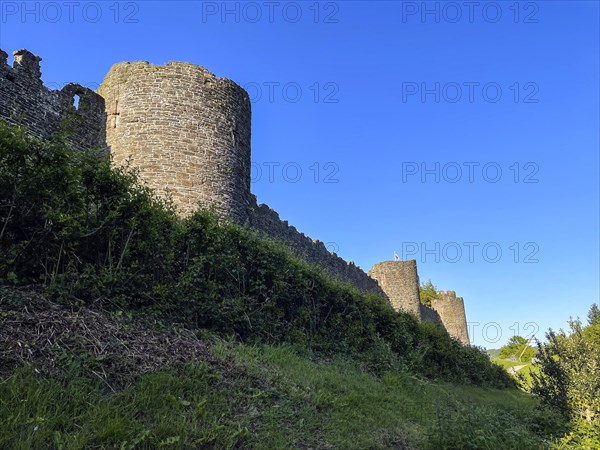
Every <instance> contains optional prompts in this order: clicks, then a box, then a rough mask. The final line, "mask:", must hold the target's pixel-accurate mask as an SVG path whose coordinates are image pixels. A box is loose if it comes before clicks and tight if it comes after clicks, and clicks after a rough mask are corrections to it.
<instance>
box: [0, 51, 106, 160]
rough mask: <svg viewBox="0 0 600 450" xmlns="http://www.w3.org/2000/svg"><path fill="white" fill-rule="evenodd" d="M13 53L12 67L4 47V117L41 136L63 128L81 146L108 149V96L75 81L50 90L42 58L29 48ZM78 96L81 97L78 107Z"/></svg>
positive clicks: (0, 68)
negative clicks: (28, 49) (105, 107)
mask: <svg viewBox="0 0 600 450" xmlns="http://www.w3.org/2000/svg"><path fill="white" fill-rule="evenodd" d="M13 55H14V63H13V65H12V67H11V66H10V65H9V64H8V55H7V53H6V52H4V51H3V50H1V49H0V100H1V101H0V119H3V120H5V121H6V122H8V123H9V124H11V125H23V126H25V127H27V130H28V132H29V133H30V134H31V135H33V136H36V137H39V138H45V137H48V136H50V135H52V134H53V133H55V132H57V131H59V130H61V129H62V130H64V131H65V132H66V133H68V139H69V141H70V142H71V144H72V145H73V146H75V147H77V148H80V149H91V148H99V149H105V148H106V142H105V131H104V127H105V123H106V120H105V116H104V99H103V98H102V97H101V96H99V95H98V94H96V93H95V92H94V91H92V90H90V89H87V88H84V87H83V86H80V85H78V84H75V83H69V84H67V85H66V86H65V87H63V88H62V89H61V90H50V89H48V88H46V87H45V86H44V84H43V82H42V79H41V75H42V73H41V69H40V61H41V58H40V57H38V56H35V55H34V54H33V53H31V52H29V51H27V50H18V51H16V52H14V53H13ZM75 96H79V104H78V105H77V107H75V105H74V104H75Z"/></svg>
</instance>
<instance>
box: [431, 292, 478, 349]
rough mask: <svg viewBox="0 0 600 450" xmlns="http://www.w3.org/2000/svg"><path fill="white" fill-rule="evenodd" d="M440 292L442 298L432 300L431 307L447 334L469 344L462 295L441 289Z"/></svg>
mask: <svg viewBox="0 0 600 450" xmlns="http://www.w3.org/2000/svg"><path fill="white" fill-rule="evenodd" d="M440 294H441V296H442V298H441V299H434V300H432V301H431V307H432V308H433V309H435V310H436V311H437V313H438V314H439V316H440V319H441V320H442V323H443V324H444V328H446V330H447V331H448V334H450V336H452V337H454V338H456V339H458V340H459V341H461V342H462V343H463V344H465V345H469V333H468V330H467V316H466V314H465V302H464V300H463V299H462V297H457V296H456V292H454V291H447V292H444V291H441V292H440Z"/></svg>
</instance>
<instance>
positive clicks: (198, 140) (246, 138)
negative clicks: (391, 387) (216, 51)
mask: <svg viewBox="0 0 600 450" xmlns="http://www.w3.org/2000/svg"><path fill="white" fill-rule="evenodd" d="M14 55H15V61H14V65H13V67H10V66H9V65H8V63H7V58H8V55H7V54H6V53H5V52H3V51H1V50H0V119H3V120H6V121H7V122H8V123H10V124H13V125H17V124H18V125H24V126H26V127H27V129H28V131H29V133H30V134H32V135H34V136H37V137H42V138H43V137H48V136H50V135H51V134H53V133H54V132H56V131H58V130H59V129H61V128H62V127H64V126H65V125H67V126H69V127H70V129H71V130H72V131H73V134H72V135H71V137H70V139H71V142H72V143H73V145H74V146H75V147H77V148H82V149H91V148H102V149H105V148H107V146H108V149H109V150H110V152H111V153H112V155H113V158H114V161H115V162H116V163H117V164H125V163H126V162H127V161H130V163H131V165H132V166H133V167H135V168H137V169H138V170H139V171H140V174H141V176H142V179H144V180H145V181H146V182H147V183H148V184H149V186H150V187H152V188H154V190H155V191H156V192H157V193H159V194H160V193H166V192H169V193H170V195H171V196H172V198H173V200H174V203H175V206H176V207H177V209H178V211H179V212H180V213H181V214H182V215H187V214H190V213H191V212H193V211H194V210H195V209H197V208H198V207H199V206H204V207H212V208H214V209H215V211H216V212H217V214H219V216H220V217H222V218H229V219H233V220H234V221H236V222H238V223H242V224H248V225H249V226H250V227H251V228H253V229H255V230H257V231H258V232H259V233H262V234H263V235H265V236H267V237H269V238H272V239H275V240H277V241H280V242H281V243H283V244H284V245H286V246H287V247H289V248H290V249H291V250H292V252H294V253H295V254H296V255H298V256H300V257H303V258H304V259H306V261H308V262H309V263H311V264H314V265H318V266H320V267H322V268H323V269H324V270H325V271H326V272H327V273H329V274H330V275H331V276H333V277H335V278H337V279H339V280H341V281H345V282H349V283H351V284H352V285H354V286H355V287H357V288H358V289H360V290H362V291H364V292H373V293H376V294H379V295H382V296H384V297H385V296H387V298H388V299H389V301H390V303H391V304H392V306H393V307H394V308H395V309H396V310H402V311H405V312H408V313H411V314H413V315H414V316H416V317H417V318H418V319H420V320H428V321H434V322H441V323H442V324H443V325H444V326H445V328H446V329H447V330H448V332H449V333H450V334H451V335H452V336H454V337H456V338H457V339H459V340H460V341H461V342H463V343H465V344H467V345H468V343H469V339H468V333H467V325H466V317H465V310H464V302H463V299H462V298H460V297H459V298H456V294H455V293H454V292H452V291H449V292H447V293H444V298H443V299H442V300H436V301H434V302H432V308H429V307H427V306H425V305H423V304H422V303H421V302H420V300H419V277H418V274H417V264H416V261H415V260H411V261H385V262H382V263H379V264H376V265H375V266H373V268H372V269H371V270H370V271H369V274H368V275H367V274H366V273H365V272H364V271H363V270H362V269H361V268H360V267H358V266H356V265H355V264H354V263H348V262H346V261H344V260H343V259H342V258H340V257H338V256H337V255H336V254H334V253H330V252H329V251H328V250H327V249H326V247H325V245H324V244H323V243H322V242H320V241H317V240H313V239H311V238H309V237H307V236H306V235H304V234H302V233H300V232H299V231H298V230H296V228H295V227H293V226H290V225H289V224H288V223H287V221H283V220H281V219H280V217H279V215H278V214H277V213H276V212H275V211H274V210H272V209H271V208H269V207H268V206H266V205H263V204H261V205H258V204H257V201H256V197H254V196H253V195H252V194H251V193H250V133H251V129H250V127H251V105H250V99H249V96H248V93H247V92H246V91H245V90H244V89H242V88H241V87H240V86H238V85H237V84H235V83H234V82H233V81H230V80H227V79H224V78H217V77H215V76H214V75H213V74H212V73H210V72H209V71H208V70H206V69H204V68H202V67H200V66H196V65H193V64H189V63H176V62H171V63H168V64H167V65H166V66H154V65H151V64H148V63H147V62H134V63H119V64H115V65H114V66H113V67H112V68H111V69H110V71H109V73H108V74H107V76H106V78H105V79H104V82H103V83H102V85H101V87H100V88H99V90H98V94H97V93H95V92H93V91H91V90H89V89H86V88H83V87H81V86H80V85H77V84H73V83H71V84H68V85H66V86H65V87H64V88H63V89H62V90H60V91H52V90H49V89H47V88H46V87H45V86H44V85H43V83H42V81H41V71H40V64H39V63H40V60H41V59H40V58H39V57H37V56H35V55H33V54H32V53H30V52H28V51H26V50H19V51H17V52H15V53H14ZM75 96H79V97H80V99H79V104H78V106H77V107H76V106H74V99H75Z"/></svg>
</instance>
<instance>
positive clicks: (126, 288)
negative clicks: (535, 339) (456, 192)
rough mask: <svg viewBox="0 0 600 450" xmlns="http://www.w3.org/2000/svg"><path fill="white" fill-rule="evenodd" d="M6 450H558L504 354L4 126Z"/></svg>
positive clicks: (0, 155) (53, 142)
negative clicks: (499, 356)
mask: <svg viewBox="0 0 600 450" xmlns="http://www.w3.org/2000/svg"><path fill="white" fill-rule="evenodd" d="M0 224H1V226H0V248H1V250H2V251H1V252H0V330H1V334H0V423H1V424H2V426H0V448H23V449H29V448H61V449H62V448H123V449H126V448H361V449H362V448H424V449H428V448H431V449H443V448H448V449H452V448H460V449H463V448H481V449H488V448H489V449H497V448H515V449H520V448H527V449H530V448H538V447H540V446H541V445H543V442H544V439H549V438H550V436H551V433H552V432H553V430H557V429H559V428H560V426H559V425H560V422H559V421H557V419H556V418H555V417H553V416H552V415H549V414H548V413H545V412H540V411H541V410H538V409H537V408H536V402H535V401H533V400H532V398H530V397H529V396H527V395H525V394H522V393H519V392H518V391H516V390H515V386H516V383H515V382H514V380H513V379H512V378H511V377H510V376H509V375H508V374H507V373H506V372H505V370H504V369H503V368H502V367H500V366H498V365H495V364H492V362H491V361H490V359H489V357H488V355H487V354H485V352H483V351H482V350H480V349H478V348H472V347H465V346H463V345H462V344H461V343H460V342H458V341H457V340H455V339H453V338H451V337H450V336H449V335H448V333H447V332H446V331H445V330H444V329H443V328H441V327H440V326H438V325H437V324H434V323H428V322H423V323H420V322H418V321H417V320H416V319H415V318H414V317H413V316H411V315H408V314H404V313H398V312H396V311H394V310H393V308H392V307H391V306H390V304H389V302H388V301H387V300H386V299H384V298H381V297H378V296H376V295H368V294H364V293H361V292H359V291H357V290H356V289H354V288H353V287H352V286H349V285H345V284H342V283H339V282H337V281H335V280H332V279H330V278H329V277H328V276H327V275H326V274H325V273H324V272H323V271H322V270H320V269H319V268H316V267H312V266H309V265H308V264H307V263H305V262H304V261H302V260H300V259H298V258H296V257H294V256H293V255H292V254H291V253H290V251H289V250H288V249H286V248H285V247H283V246H282V245H280V244H278V243H276V242H272V241H269V240H264V239H263V238H261V237H260V236H258V235H257V234H256V233H255V232H253V231H252V230H250V229H248V228H246V227H244V226H240V225H236V224H232V223H224V222H222V221H219V220H217V218H216V216H215V215H214V214H212V213H211V212H210V211H198V212H197V213H195V214H193V215H192V216H191V217H188V218H185V219H181V218H178V217H177V216H176V214H175V212H174V210H173V208H172V207H171V205H170V204H169V202H168V201H164V200H160V199H157V198H156V197H155V196H154V195H153V193H152V192H151V191H150V190H149V189H148V188H147V187H145V186H144V185H143V184H141V183H140V182H139V180H138V178H137V176H136V173H135V172H134V171H131V170H129V169H127V168H119V169H115V168H113V167H111V164H110V161H109V160H108V159H102V158H99V157H98V155H95V154H93V153H80V152H74V151H72V150H71V149H70V148H68V147H67V146H66V145H65V144H64V142H63V141H62V140H61V139H60V138H53V139H50V140H46V141H40V140H37V139H32V138H30V137H28V136H27V135H26V133H25V130H23V129H21V128H17V127H9V126H6V125H5V124H2V123H1V122H0Z"/></svg>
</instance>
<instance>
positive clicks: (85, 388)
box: [0, 341, 546, 449]
mask: <svg viewBox="0 0 600 450" xmlns="http://www.w3.org/2000/svg"><path fill="white" fill-rule="evenodd" d="M214 352H215V354H216V355H217V356H218V357H219V358H222V359H223V360H225V361H228V362H229V363H230V364H233V366H232V367H233V368H234V369H235V370H231V371H226V372H224V373H221V372H219V371H218V370H217V369H216V368H215V367H212V366H210V365H209V364H206V363H201V362H198V363H194V364H188V365H187V366H185V367H184V368H180V369H177V370H176V369H170V370H168V371H163V372H159V373H153V374H147V375H144V376H142V377H141V378H139V379H137V380H136V381H135V382H134V383H132V385H130V386H129V387H127V388H126V389H124V390H123V391H120V392H111V391H109V390H108V391H107V388H106V387H105V386H103V385H102V384H100V383H99V382H98V383H96V382H94V381H91V380H89V379H82V378H79V379H74V380H72V382H71V383H69V384H68V385H64V384H59V383H58V382H55V381H53V380H49V379H45V378H43V377H41V376H40V375H38V374H36V373H34V372H33V371H31V370H27V369H25V370H23V369H22V370H19V371H17V372H15V373H14V374H13V375H11V376H10V377H8V378H6V379H4V380H2V381H0V423H2V424H3V426H2V427H0V448H3V449H4V448H7V449H10V448H15V449H29V448H64V449H67V448H68V449H72V448H194V447H200V448H257V449H271V448H347V449H353V448H356V449H364V448H371V449H377V448H381V449H385V448H420V449H452V448H461V449H463V448H464V449H469V448H473V449H497V448H503V449H511V448H514V449H522V448H527V449H533V448H541V445H542V439H541V438H540V437H538V436H537V435H536V434H535V433H534V430H536V429H540V427H542V428H543V427H544V426H546V425H544V418H543V417H540V416H539V415H538V414H537V413H536V410H535V407H536V401H535V400H533V399H532V398H531V397H530V396H528V395H526V394H523V393H522V392H519V391H516V390H509V389H504V390H494V389H483V388H477V387H472V386H471V387H467V386H460V387H458V386H456V385H451V384H436V383H431V382H426V381H423V380H419V379H416V378H414V377H412V376H410V375H407V374H401V373H400V374H399V373H396V374H387V375H384V376H383V377H375V376H373V375H370V374H368V373H365V372H364V371H362V370H360V369H359V368H357V367H356V366H354V365H353V364H352V363H350V362H348V361H343V360H339V361H333V362H327V363H326V362H315V361H312V360H311V358H310V357H309V355H300V354H298V353H297V352H296V351H294V350H292V349H291V348H288V347H269V346H264V347H253V346H245V345H240V344H232V343H228V342H223V341H220V342H219V343H217V344H216V346H215V347H214Z"/></svg>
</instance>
